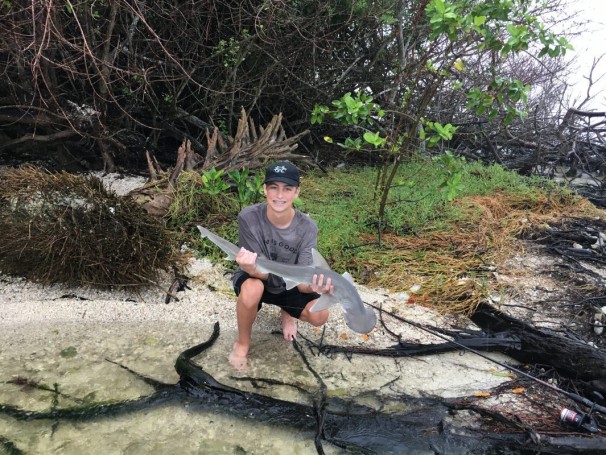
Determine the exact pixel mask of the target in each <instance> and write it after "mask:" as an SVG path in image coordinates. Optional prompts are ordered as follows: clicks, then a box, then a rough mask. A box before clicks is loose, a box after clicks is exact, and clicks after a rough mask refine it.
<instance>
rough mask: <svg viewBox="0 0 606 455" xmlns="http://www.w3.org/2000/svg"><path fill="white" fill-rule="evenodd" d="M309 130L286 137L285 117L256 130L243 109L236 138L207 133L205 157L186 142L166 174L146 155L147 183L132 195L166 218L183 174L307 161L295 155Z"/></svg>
mask: <svg viewBox="0 0 606 455" xmlns="http://www.w3.org/2000/svg"><path fill="white" fill-rule="evenodd" d="M308 133H309V130H306V131H303V132H302V133H299V134H296V135H295V136H292V137H287V136H286V132H285V131H284V128H283V126H282V114H277V115H274V116H273V118H272V119H271V121H270V122H269V123H268V124H267V125H266V126H265V128H263V127H261V126H259V128H257V127H256V126H255V123H254V122H253V120H252V119H251V118H247V115H246V111H245V110H244V108H242V111H241V116H240V119H239V120H238V127H237V130H236V134H235V135H234V137H231V136H228V137H227V138H224V137H223V135H222V134H221V133H220V132H219V129H218V128H216V127H214V129H213V130H212V133H211V132H210V131H209V129H208V128H207V129H206V142H207V148H206V155H205V156H204V157H202V156H201V155H200V154H198V153H197V152H195V151H194V149H193V148H192V144H191V141H190V140H189V139H184V140H183V143H182V144H181V146H180V147H179V149H178V150H177V160H176V163H175V166H174V168H173V169H172V170H171V171H170V172H169V171H166V170H163V169H162V168H161V166H160V164H159V163H158V161H157V160H156V159H155V157H154V156H153V155H151V154H150V153H149V151H147V152H146V159H147V169H148V172H149V175H150V179H149V181H148V183H146V184H145V185H144V186H143V187H141V188H137V189H135V190H133V191H131V192H130V196H132V197H133V198H135V200H136V201H137V202H139V203H140V204H141V205H142V206H143V208H144V209H145V210H146V211H147V212H148V213H149V214H151V215H154V216H160V217H162V216H165V215H166V214H167V213H168V208H169V206H170V204H171V202H172V200H173V198H174V190H175V186H176V185H177V181H178V178H179V176H180V175H181V173H182V172H183V171H196V172H204V171H207V170H210V169H211V168H215V169H217V170H224V171H226V172H228V171H231V170H234V169H242V168H244V167H247V168H249V169H250V170H256V169H259V168H261V167H263V166H264V164H265V163H266V162H267V161H271V160H286V159H287V160H300V161H301V160H306V159H307V158H306V157H305V156H304V155H299V154H295V153H294V151H295V150H296V148H297V147H298V144H297V142H298V141H299V139H301V138H302V137H303V136H305V135H306V134H308Z"/></svg>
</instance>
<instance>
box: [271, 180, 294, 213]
mask: <svg viewBox="0 0 606 455" xmlns="http://www.w3.org/2000/svg"><path fill="white" fill-rule="evenodd" d="M299 190H300V188H299V187H298V186H292V185H289V184H288V183H284V182H270V183H266V184H265V185H263V191H264V192H265V197H266V198H267V203H268V205H269V207H270V208H271V209H272V210H274V211H276V212H283V211H285V210H289V209H290V208H291V207H292V205H293V203H294V202H295V199H296V198H297V197H298V196H299Z"/></svg>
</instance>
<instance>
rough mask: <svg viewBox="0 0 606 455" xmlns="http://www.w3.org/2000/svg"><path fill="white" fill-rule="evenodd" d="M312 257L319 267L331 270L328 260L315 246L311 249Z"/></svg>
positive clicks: (315, 264)
mask: <svg viewBox="0 0 606 455" xmlns="http://www.w3.org/2000/svg"><path fill="white" fill-rule="evenodd" d="M311 257H312V258H313V261H314V266H316V267H319V268H321V269H328V270H330V266H329V265H328V262H326V259H324V257H323V256H322V255H321V254H320V252H319V251H318V250H316V249H315V248H312V249H311Z"/></svg>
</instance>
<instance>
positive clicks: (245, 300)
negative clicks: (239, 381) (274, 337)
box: [229, 278, 263, 369]
mask: <svg viewBox="0 0 606 455" xmlns="http://www.w3.org/2000/svg"><path fill="white" fill-rule="evenodd" d="M262 295H263V282H262V281H261V280H258V279H256V278H248V279H247V280H246V281H244V282H243V283H242V285H241V287H240V294H239V295H238V301H237V302H236V318H237V320H238V337H237V339H236V342H235V343H234V346H233V349H232V351H231V354H230V355H229V363H230V364H231V365H232V366H233V367H234V368H237V369H243V368H246V366H247V359H246V356H247V355H248V350H249V348H250V340H251V338H252V326H253V323H254V322H255V319H256V318H257V311H258V308H259V302H261V296H262Z"/></svg>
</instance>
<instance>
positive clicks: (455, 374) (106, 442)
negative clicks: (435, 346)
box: [0, 322, 503, 454]
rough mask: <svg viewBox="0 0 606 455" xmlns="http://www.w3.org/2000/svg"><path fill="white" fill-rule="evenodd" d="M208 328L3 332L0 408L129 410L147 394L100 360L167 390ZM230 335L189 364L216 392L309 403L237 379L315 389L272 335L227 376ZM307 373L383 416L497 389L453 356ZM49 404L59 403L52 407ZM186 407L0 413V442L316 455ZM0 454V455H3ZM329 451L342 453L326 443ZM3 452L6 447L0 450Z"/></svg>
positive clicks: (291, 391) (350, 363) (50, 327)
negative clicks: (39, 415) (60, 415)
mask: <svg viewBox="0 0 606 455" xmlns="http://www.w3.org/2000/svg"><path fill="white" fill-rule="evenodd" d="M211 330H212V326H211V325H197V324H191V325H187V324H167V323H162V324H157V323H151V322H150V323H140V324H132V323H112V324H102V323H88V324H75V323H49V324H47V325H44V326H40V325H39V324H36V326H35V327H34V326H28V325H23V326H17V327H9V328H7V329H6V330H4V328H3V331H2V333H1V334H0V404H5V405H12V406H16V407H19V408H21V409H25V410H29V411H45V410H49V409H51V408H52V407H53V406H54V407H56V408H68V407H71V406H77V405H81V404H82V403H98V402H107V401H124V400H134V399H137V398H139V397H142V396H146V395H150V394H151V393H153V388H152V387H151V386H150V385H148V384H145V383H144V382H143V381H142V380H141V379H140V378H137V377H136V376H135V375H133V374H132V373H130V372H129V371H126V370H125V369H123V368H120V367H119V366H118V365H115V364H113V363H111V362H108V361H107V360H106V359H110V360H112V361H114V362H117V363H119V364H122V365H125V366H127V367H129V368H130V369H132V370H134V371H136V372H138V373H140V374H142V375H144V376H147V377H151V378H153V379H155V380H158V381H162V382H165V383H168V384H176V383H177V381H178V379H179V378H178V375H177V374H176V372H175V370H174V363H175V360H176V359H177V356H178V355H179V353H180V352H182V351H183V350H184V349H186V348H188V347H191V346H193V345H195V344H198V343H200V342H202V341H205V340H206V339H207V338H208V337H209V335H210V333H211ZM233 339H234V333H233V332H231V333H230V332H229V331H226V332H224V333H222V334H221V336H220V337H219V339H218V341H217V343H216V344H215V345H214V346H213V347H212V348H211V349H210V350H208V351H205V352H203V353H202V354H201V355H200V356H198V357H197V358H195V361H196V362H197V363H198V364H200V365H203V366H204V369H205V370H206V371H207V372H209V373H211V374H212V375H213V376H214V377H215V378H216V379H217V380H219V381H220V382H223V383H225V384H228V385H231V386H234V387H237V388H241V389H245V390H250V391H255V392H257V393H262V394H266V395H270V396H272V397H276V398H281V399H284V400H288V401H296V402H301V403H306V404H309V403H310V400H311V398H310V396H309V395H308V394H306V393H304V392H301V391H300V390H297V389H295V388H293V387H289V386H284V385H278V386H273V385H272V386H269V385H268V384H267V383H264V382H263V381H257V382H255V383H254V384H253V383H252V382H251V381H250V380H249V379H245V378H243V377H253V378H261V379H262V378H268V379H272V380H276V381H283V382H285V383H288V384H293V385H295V386H297V387H299V388H302V389H304V390H307V391H310V392H312V393H313V392H314V391H316V390H318V387H319V386H318V381H317V379H316V378H315V377H314V376H313V374H312V373H311V372H310V371H309V369H308V368H307V367H306V365H305V364H304V362H303V361H302V359H301V356H300V355H299V354H298V353H297V352H296V350H295V349H294V347H293V346H292V345H291V344H287V343H286V342H285V341H284V340H283V339H282V338H281V336H279V335H274V334H270V333H258V334H255V340H254V344H253V347H252V349H251V352H250V368H249V369H248V371H246V372H244V373H235V372H234V370H233V369H231V367H229V365H228V364H227V362H226V357H227V354H228V352H229V350H230V348H231V343H232V341H233ZM305 352H306V356H307V358H308V360H309V361H310V363H311V365H312V367H313V368H314V370H316V371H317V372H318V374H319V375H320V376H321V378H322V379H323V381H324V382H325V384H326V386H327V388H328V394H329V396H333V397H340V398H346V399H351V400H353V401H355V402H357V403H360V404H364V405H367V406H371V407H374V408H378V407H379V406H381V404H380V403H377V402H376V401H377V400H376V398H375V396H374V394H369V393H368V392H369V391H378V392H379V395H381V396H382V397H383V399H384V401H385V403H384V404H383V410H385V409H388V410H392V411H394V412H401V411H404V410H405V409H406V408H407V404H406V402H404V401H402V400H401V399H399V397H401V396H402V395H405V394H406V395H413V396H414V395H418V394H419V393H429V394H436V395H439V396H458V395H462V394H465V393H468V392H469V391H473V390H485V389H487V388H489V387H491V386H494V385H496V384H498V383H499V382H501V381H503V377H502V376H499V375H495V374H494V371H492V370H493V366H494V365H492V364H489V363H487V362H486V361H483V360H482V359H479V358H474V356H472V355H465V356H461V355H459V354H457V353H453V354H449V355H442V356H439V358H437V357H432V358H431V360H429V359H428V358H425V359H423V358H418V359H412V358H406V359H390V358H379V357H369V356H355V357H353V358H352V359H351V360H348V359H347V358H346V357H345V356H343V355H337V356H334V357H333V358H327V357H323V356H322V357H316V356H312V355H311V354H310V353H309V351H308V350H305ZM17 377H21V378H27V379H29V380H33V381H37V382H38V383H39V384H45V385H47V386H49V387H50V388H54V387H55V384H56V387H57V389H58V391H59V392H60V393H61V395H59V396H57V394H55V393H53V392H48V391H42V390H38V389H33V388H28V387H25V386H21V385H15V384H11V383H9V382H8V381H10V380H14V379H16V378H17ZM54 400H56V401H55V402H54ZM195 400H196V399H195V398H194V397H182V398H179V399H177V400H172V401H170V402H168V403H166V404H164V405H160V406H154V407H148V408H145V407H144V408H143V409H142V410H139V411H136V412H132V413H129V414H124V415H118V416H100V417H98V418H95V419H92V420H86V421H66V420H60V421H58V422H57V421H52V420H32V421H18V420H16V419H14V418H12V417H7V416H5V415H0V437H3V438H6V439H7V440H9V441H11V443H12V444H14V445H15V446H16V447H17V448H18V449H19V450H22V451H23V452H24V453H28V454H53V453H61V454H82V453H88V454H96V453H99V454H139V453H145V454H166V453H178V454H200V453H228V454H231V453H250V454H257V453H259V454H260V453H263V454H274V453H275V454H282V453H292V454H307V453H316V449H315V446H314V436H315V434H314V433H313V432H310V431H298V430H296V429H293V428H280V427H276V426H272V425H268V424H263V423H260V422H256V421H254V420H252V419H243V418H238V417H231V416H229V415H226V414H225V413H215V412H211V411H209V410H208V409H204V408H201V407H200V406H196V403H195ZM1 447H2V446H1V445H0V453H2V450H3V449H2V448H1ZM323 447H324V450H325V452H326V453H328V454H331V453H342V450H341V449H339V448H337V447H334V446H332V445H331V444H329V443H323ZM4 450H5V451H6V450H7V449H4Z"/></svg>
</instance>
